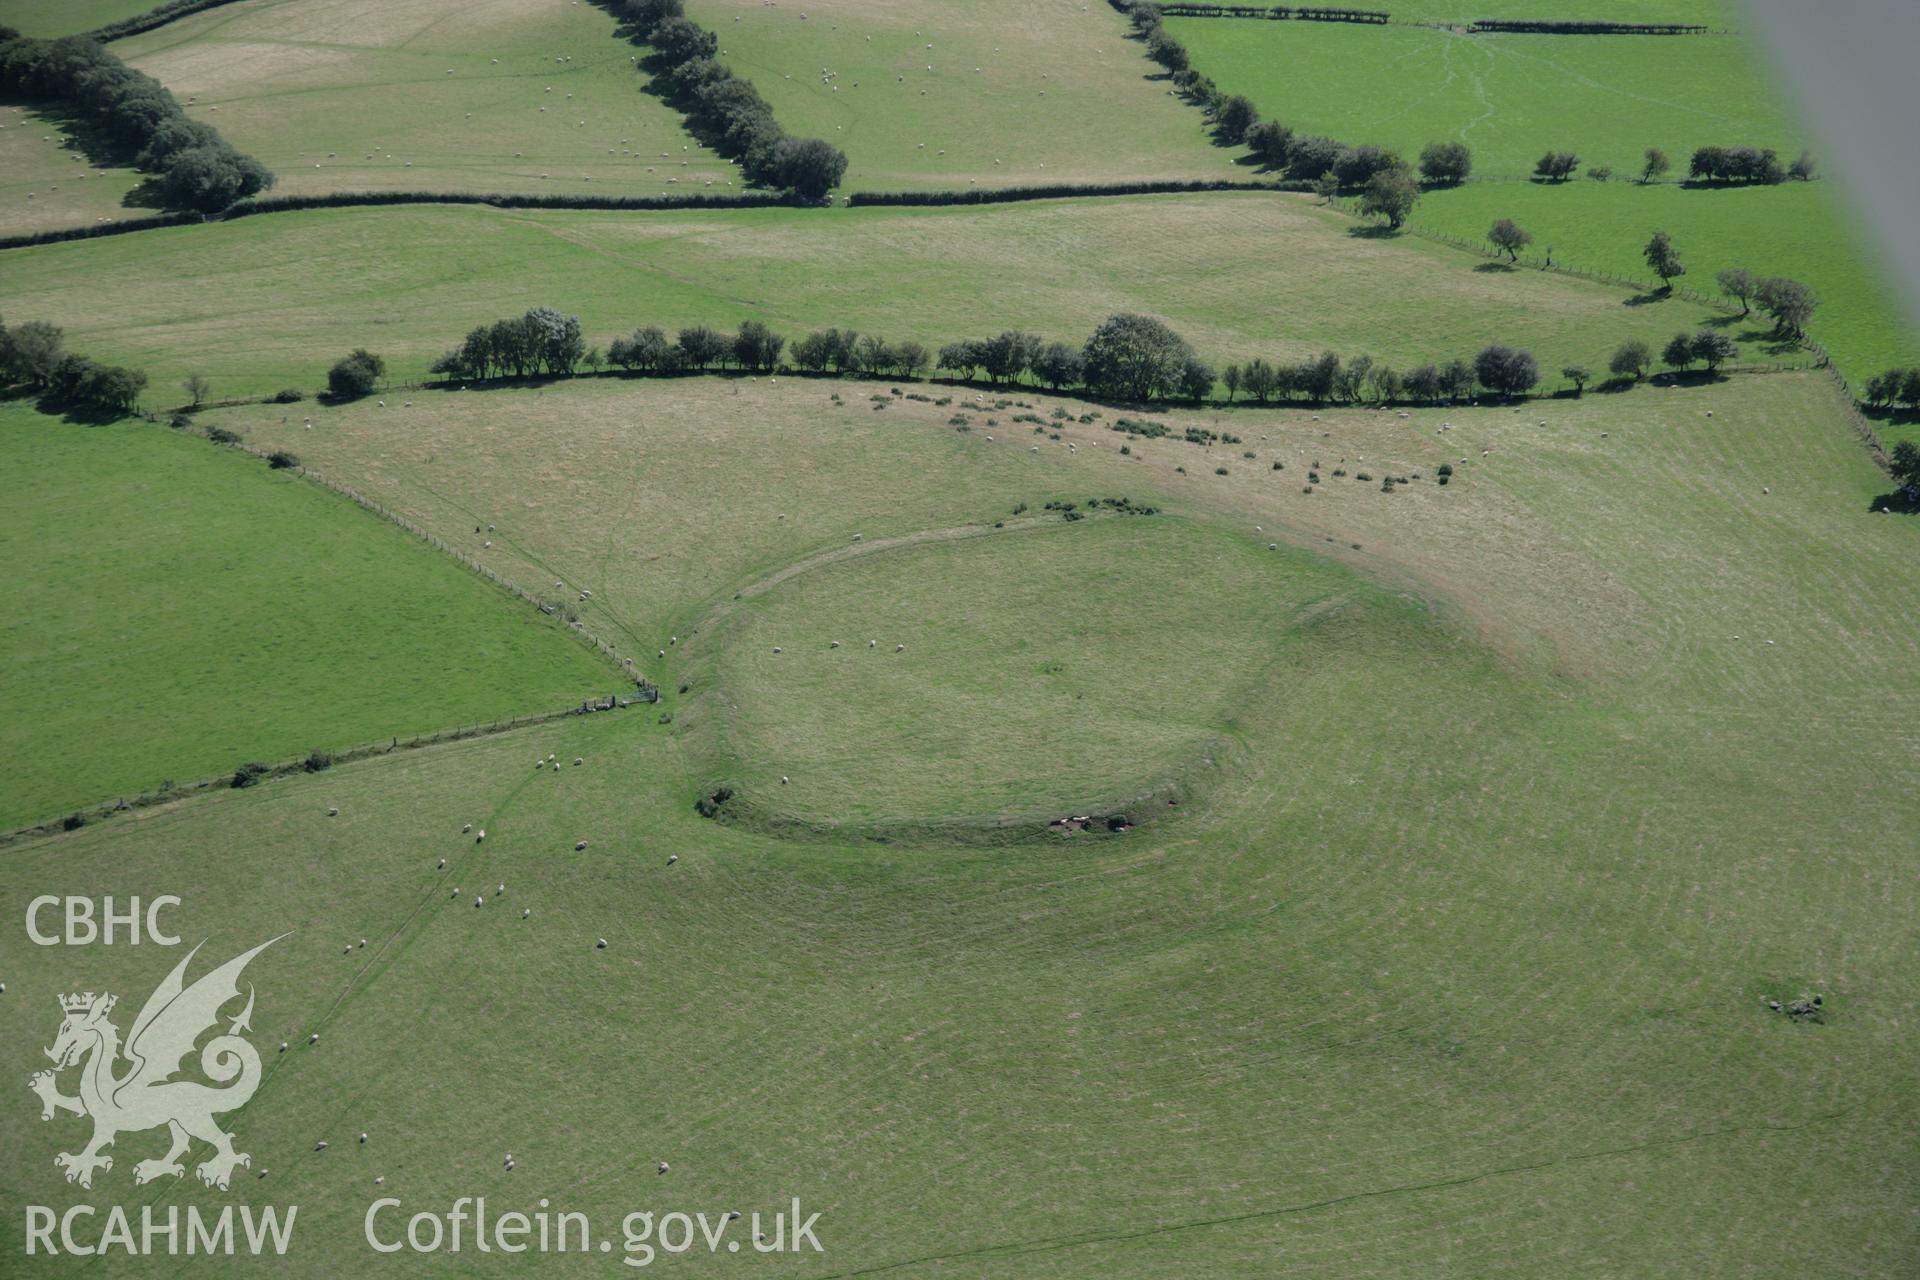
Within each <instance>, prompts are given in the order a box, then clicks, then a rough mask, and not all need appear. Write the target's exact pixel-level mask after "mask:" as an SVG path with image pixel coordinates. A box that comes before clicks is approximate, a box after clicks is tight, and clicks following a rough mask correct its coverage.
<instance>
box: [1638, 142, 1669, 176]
mask: <svg viewBox="0 0 1920 1280" xmlns="http://www.w3.org/2000/svg"><path fill="white" fill-rule="evenodd" d="M1671 168H1673V161H1672V160H1669V159H1668V158H1667V153H1666V152H1664V151H1662V150H1661V149H1660V148H1658V147H1648V148H1647V156H1646V160H1645V162H1644V163H1643V164H1641V166H1640V181H1641V182H1642V183H1647V182H1652V181H1653V180H1654V179H1655V178H1659V177H1662V176H1664V175H1665V174H1666V172H1667V170H1669V169H1671Z"/></svg>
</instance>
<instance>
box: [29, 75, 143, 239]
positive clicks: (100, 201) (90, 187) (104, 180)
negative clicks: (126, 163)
mask: <svg viewBox="0 0 1920 1280" xmlns="http://www.w3.org/2000/svg"><path fill="white" fill-rule="evenodd" d="M66 142H67V133H66V131H65V130H64V129H63V128H62V127H61V124H60V122H59V120H58V119H57V118H56V117H54V116H50V115H47V114H45V113H43V112H42V111H40V110H38V109H36V108H32V107H28V106H25V105H11V104H9V105H5V106H0V235H19V234H21V233H23V232H30V231H45V230H47V229H49V228H54V227H73V226H80V225H83V224H86V223H92V222H99V221H101V220H103V219H114V220H117V219H120V218H125V217H139V216H142V215H144V214H145V213H147V212H149V211H148V210H145V209H130V208H128V207H127V205H126V197H127V193H128V192H130V191H132V190H133V188H134V187H135V186H137V185H138V184H139V182H140V176H139V175H138V174H136V173H135V172H134V171H133V170H131V169H125V168H118V167H112V166H106V165H95V164H94V163H92V162H91V161H89V160H88V158H87V156H86V153H85V152H82V151H79V150H75V149H72V148H69V147H68V146H67V145H66Z"/></svg>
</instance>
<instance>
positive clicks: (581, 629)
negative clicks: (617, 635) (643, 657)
mask: <svg viewBox="0 0 1920 1280" xmlns="http://www.w3.org/2000/svg"><path fill="white" fill-rule="evenodd" d="M401 385H403V386H406V387H417V386H419V385H420V384H418V383H405V384H401ZM233 447H234V448H236V449H240V450H242V451H244V452H246V453H249V454H252V455H253V456H254V457H256V458H261V459H266V458H270V457H271V456H272V454H273V453H274V452H277V451H276V450H266V449H258V448H255V447H254V446H252V445H250V444H247V443H246V442H244V441H241V442H239V443H236V444H234V445H233ZM298 470H299V472H300V475H301V477H302V478H303V479H305V480H308V481H310V482H311V483H313V484H317V485H319V486H320V487H321V488H323V489H328V490H331V491H332V492H334V493H337V494H339V495H340V496H341V497H343V498H345V499H347V500H348V501H349V502H352V503H354V504H355V505H357V506H359V507H360V508H362V509H363V510H366V511H370V512H372V513H373V514H374V515H377V516H379V517H380V518H381V519H383V520H386V521H388V522H389V523H392V524H395V525H397V526H399V527H400V528H401V529H404V530H405V531H406V532H408V533H410V534H412V535H413V536H414V537H416V538H419V539H420V540H421V541H423V542H425V543H426V544H427V545H428V546H430V547H432V548H433V549H434V550H435V551H438V552H440V553H441V554H442V555H445V556H447V557H449V558H451V559H453V560H455V561H457V562H458V563H459V564H461V565H462V566H464V567H465V568H467V569H469V570H471V571H472V572H473V573H476V574H478V575H479V576H480V577H482V578H484V579H486V580H487V581H488V582H490V583H492V584H493V585H494V586H496V587H498V588H500V590H502V591H505V592H507V593H508V594H510V595H512V596H515V597H517V598H519V599H521V600H524V601H526V602H527V603H528V604H530V605H532V606H533V607H534V608H536V609H538V610H539V611H540V612H541V613H544V614H546V615H547V616H549V617H560V618H562V619H563V620H564V621H565V623H566V625H567V629H568V631H570V632H572V634H573V635H574V637H575V638H576V639H578V640H579V641H580V643H582V644H584V645H586V646H587V647H588V648H590V649H592V650H594V651H595V652H596V653H598V654H600V656H602V657H603V658H605V659H606V660H607V661H608V662H610V663H612V664H613V666H614V668H615V669H616V670H618V671H619V672H620V673H621V674H622V675H624V676H626V677H627V678H628V679H631V680H633V681H634V682H635V683H636V685H637V686H638V687H639V688H640V689H641V690H643V691H648V690H652V689H653V685H652V684H651V683H650V682H649V681H648V680H647V679H646V677H645V676H643V675H642V674H641V673H640V670H639V668H638V666H637V665H636V663H635V660H634V659H633V658H631V657H627V656H625V655H623V654H622V653H620V651H619V650H617V649H615V648H614V647H613V646H612V645H610V644H608V643H607V642H606V641H605V640H602V639H601V638H600V637H599V636H596V635H594V634H593V633H592V632H591V631H588V630H587V628H586V626H585V625H584V624H583V623H582V622H581V621H580V619H579V618H578V617H576V616H574V614H573V613H572V611H571V610H566V609H564V608H563V607H562V606H561V605H560V604H558V603H557V602H555V601H553V600H549V599H546V598H545V597H542V596H539V595H536V594H534V593H533V592H531V591H528V590H527V589H526V588H525V587H522V586H521V585H520V584H519V583H517V582H514V581H512V580H511V579H508V578H505V577H502V576H501V575H500V574H499V573H497V572H496V571H494V570H493V569H491V568H489V567H488V566H487V565H485V564H482V563H481V562H480V561H478V560H476V559H474V558H473V557H472V556H471V555H469V554H467V553H466V552H465V551H462V550H461V549H459V548H458V547H455V546H452V545H451V544H449V543H448V542H447V541H446V540H445V539H443V538H441V537H440V536H439V535H438V534H435V533H432V532H430V531H429V530H427V529H425V528H422V527H421V526H420V525H418V524H415V523H414V522H413V521H412V520H410V519H409V518H407V517H406V516H404V515H401V514H400V513H399V512H398V511H395V510H394V509H393V508H391V507H389V506H387V505H385V504H384V503H381V502H379V501H376V500H375V499H373V498H369V497H368V496H367V495H366V494H364V493H361V492H360V491H359V490H358V489H355V488H353V487H352V486H350V485H345V484H342V483H340V482H339V481H338V480H333V479H329V478H328V477H326V476H324V475H321V474H320V473H319V472H317V471H313V470H310V469H309V468H307V467H305V466H301V467H299V468H298Z"/></svg>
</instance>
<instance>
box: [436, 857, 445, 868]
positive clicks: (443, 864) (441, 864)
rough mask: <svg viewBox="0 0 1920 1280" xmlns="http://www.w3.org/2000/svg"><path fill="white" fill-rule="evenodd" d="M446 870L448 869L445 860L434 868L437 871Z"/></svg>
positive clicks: (441, 860)
mask: <svg viewBox="0 0 1920 1280" xmlns="http://www.w3.org/2000/svg"><path fill="white" fill-rule="evenodd" d="M446 869H447V860H446V859H445V858H442V859H440V865H439V866H438V867H436V868H434V870H436V871H445V870H446Z"/></svg>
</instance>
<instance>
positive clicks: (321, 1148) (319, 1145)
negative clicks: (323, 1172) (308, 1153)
mask: <svg viewBox="0 0 1920 1280" xmlns="http://www.w3.org/2000/svg"><path fill="white" fill-rule="evenodd" d="M313 1149H314V1150H315V1151H325V1150H326V1149H327V1144H326V1143H324V1142H316V1143H314V1144H313Z"/></svg>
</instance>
